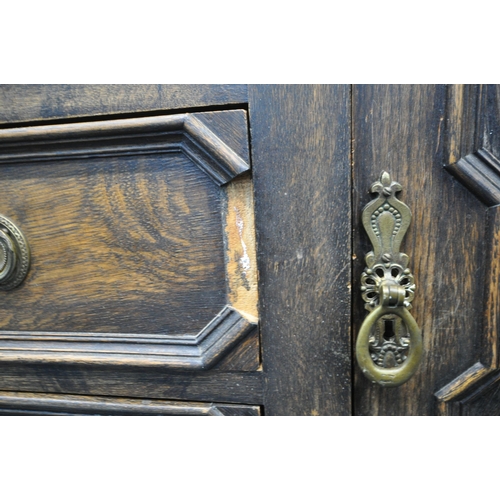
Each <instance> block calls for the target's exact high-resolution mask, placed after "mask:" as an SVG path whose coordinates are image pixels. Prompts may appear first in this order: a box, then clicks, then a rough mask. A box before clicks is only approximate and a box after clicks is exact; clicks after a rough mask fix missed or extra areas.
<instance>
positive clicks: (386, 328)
mask: <svg viewBox="0 0 500 500" xmlns="http://www.w3.org/2000/svg"><path fill="white" fill-rule="evenodd" d="M370 191H371V192H372V193H378V196H377V198H375V199H374V200H372V201H371V202H370V203H368V205H366V207H365V209H364V210H363V226H364V228H365V230H366V232H367V233H368V236H369V238H370V241H371V243H372V246H373V251H372V252H369V253H368V254H367V255H366V257H365V261H366V266H367V267H366V269H365V270H364V272H363V274H362V275H361V293H362V297H363V300H364V301H365V302H366V304H365V309H367V310H368V311H370V313H369V314H368V316H367V317H366V318H365V320H364V321H363V324H362V325H361V329H360V331H359V334H358V338H357V341H356V359H357V361H358V364H359V367H360V368H361V371H362V372H363V373H364V375H365V376H366V377H367V378H368V379H370V380H371V381H372V382H374V383H377V384H379V385H382V386H384V387H396V386H398V385H401V384H404V383H405V382H406V381H407V380H408V379H410V377H412V375H413V374H414V373H415V371H416V369H417V368H418V365H419V363H420V361H421V358H422V333H421V331H420V328H419V327H418V325H417V323H416V321H415V319H414V318H413V316H412V315H411V313H410V312H409V309H410V308H411V301H412V300H413V297H414V294H415V281H414V278H413V275H412V274H411V271H410V269H409V268H408V261H409V258H408V255H406V254H404V253H401V252H400V251H399V247H400V245H401V241H402V240H403V237H404V235H405V234H406V231H407V229H408V227H409V225H410V221H411V212H410V209H409V208H408V207H407V206H406V205H405V204H404V203H403V202H401V201H400V200H398V199H397V198H396V193H397V192H399V191H401V185H400V184H399V183H397V182H393V181H392V179H391V176H390V175H389V174H388V173H387V172H382V174H381V176H380V180H379V181H377V182H375V183H374V184H373V185H372V187H371V189H370Z"/></svg>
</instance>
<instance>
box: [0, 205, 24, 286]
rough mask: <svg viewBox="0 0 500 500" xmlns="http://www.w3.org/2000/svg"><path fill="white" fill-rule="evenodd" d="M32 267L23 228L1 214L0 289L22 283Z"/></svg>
mask: <svg viewBox="0 0 500 500" xmlns="http://www.w3.org/2000/svg"><path fill="white" fill-rule="evenodd" d="M29 267H30V248H29V245H28V241H27V240H26V237H25V236H24V234H23V233H22V232H21V230H20V229H19V228H18V227H17V226H16V225H15V224H14V223H13V222H12V221H11V220H10V219H8V218H7V217H4V216H3V215H0V290H11V289H12V288H15V287H16V286H18V285H20V284H21V282H22V281H23V280H24V278H25V277H26V274H28V270H29Z"/></svg>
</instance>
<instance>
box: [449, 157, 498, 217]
mask: <svg viewBox="0 0 500 500" xmlns="http://www.w3.org/2000/svg"><path fill="white" fill-rule="evenodd" d="M445 169H446V170H447V171H448V172H449V173H450V174H451V175H453V177H455V178H456V179H457V180H458V181H459V182H460V183H461V184H462V185H463V186H465V187H466V188H467V189H468V190H469V191H470V192H471V193H472V194H474V195H475V196H476V197H477V198H478V199H479V200H481V201H482V202H483V203H484V204H485V205H486V206H487V207H492V206H495V205H498V204H500V160H499V159H498V158H496V157H495V156H494V155H493V154H492V153H491V152H490V151H488V150H487V149H485V148H481V149H478V150H477V151H475V152H474V153H471V154H468V155H467V156H464V157H462V158H460V159H459V160H458V161H457V162H456V163H453V164H451V165H447V166H446V167H445Z"/></svg>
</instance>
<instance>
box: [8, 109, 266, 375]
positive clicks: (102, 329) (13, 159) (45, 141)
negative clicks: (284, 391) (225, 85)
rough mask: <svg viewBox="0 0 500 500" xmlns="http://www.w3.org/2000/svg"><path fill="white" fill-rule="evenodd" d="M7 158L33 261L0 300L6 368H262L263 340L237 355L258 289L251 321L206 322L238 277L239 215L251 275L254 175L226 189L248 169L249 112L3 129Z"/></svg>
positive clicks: (13, 200)
mask: <svg viewBox="0 0 500 500" xmlns="http://www.w3.org/2000/svg"><path fill="white" fill-rule="evenodd" d="M2 160H3V163H4V167H3V168H0V179H1V181H2V182H3V185H4V196H5V197H4V202H3V204H2V203H0V211H1V212H3V213H4V214H10V217H12V218H15V220H16V221H17V222H18V223H19V224H20V225H21V226H22V227H23V231H24V232H25V233H26V235H27V237H28V240H29V242H30V245H31V250H32V256H33V262H32V266H31V272H30V274H29V276H28V278H27V280H26V281H25V282H24V283H23V286H22V287H20V288H18V289H16V290H14V291H13V293H12V294H6V293H4V296H5V300H4V306H5V313H6V314H5V315H4V316H3V322H0V328H3V329H4V330H10V332H6V333H5V332H4V333H3V334H2V335H1V336H0V344H1V345H0V358H2V359H11V358H15V359H17V360H18V361H21V360H24V361H35V360H37V359H40V360H43V361H45V362H47V361H52V362H64V363H68V362H72V363H73V362H84V363H109V364H113V365H121V364H123V363H125V364H131V363H132V364H133V363H135V364H144V365H149V366H153V365H163V366H166V367H169V368H188V367H191V368H195V369H206V368H208V367H211V366H213V365H214V364H216V363H217V362H218V361H220V359H221V358H222V357H224V356H225V355H226V354H227V353H228V351H231V350H232V349H233V348H237V352H235V353H234V356H230V359H229V360H228V361H229V364H228V365H227V366H228V368H229V369H243V370H251V369H256V368H257V367H258V364H259V346H258V337H257V336H256V335H251V336H250V339H251V340H250V339H246V340H245V342H244V345H241V346H239V345H238V344H239V343H240V342H241V340H242V339H243V338H244V337H246V336H247V334H248V333H250V332H251V331H252V330H253V329H254V327H255V325H254V326H252V325H251V323H253V324H255V323H256V322H257V311H256V309H255V304H256V291H255V283H254V287H253V288H254V290H248V291H245V292H246V294H247V295H248V296H250V295H252V294H253V303H252V304H253V308H252V307H250V309H249V311H242V314H244V315H246V316H247V318H248V319H243V318H242V317H241V316H240V313H239V312H235V311H233V312H232V313H231V314H230V315H227V314H225V313H224V314H223V317H224V318H225V319H224V321H223V322H220V321H218V320H217V321H218V323H220V324H217V326H216V327H213V326H212V325H213V321H212V320H213V319H214V318H216V317H218V315H219V313H220V312H221V311H223V308H224V307H225V305H226V303H228V302H229V305H232V304H231V301H232V299H233V295H234V294H235V293H237V291H238V290H236V288H235V287H229V290H228V289H227V284H229V283H233V282H234V281H235V280H237V279H240V280H241V272H240V271H238V270H237V269H233V268H232V267H234V266H231V265H230V259H229V258H227V257H228V256H229V255H231V256H233V255H234V256H236V255H237V254H238V252H240V250H241V247H242V245H244V244H245V242H244V241H243V239H242V236H243V235H239V232H238V229H239V228H238V227H237V224H234V223H233V222H234V221H233V219H234V216H233V213H234V212H235V211H239V212H241V213H242V214H243V215H244V221H243V219H242V218H241V217H240V220H239V222H241V224H243V222H244V223H245V240H246V241H247V245H248V250H249V253H250V255H249V254H248V252H247V253H246V254H245V255H243V257H246V258H247V260H249V261H250V260H251V266H249V267H251V268H252V269H255V249H254V246H252V235H253V207H247V206H246V204H249V203H251V188H252V184H251V179H250V177H248V176H247V177H246V180H244V181H243V182H242V183H239V184H238V186H240V188H239V189H235V188H232V187H227V186H225V187H224V188H223V190H221V188H220V187H219V186H218V185H219V184H224V183H227V182H228V181H230V180H232V179H233V177H234V176H237V175H238V174H239V173H241V172H244V171H245V170H248V168H249V165H248V163H249V154H248V135H247V120H246V113H245V111H244V110H232V111H224V112H214V113H196V114H181V115H172V116H167V117H153V118H134V119H127V120H110V121H105V122H87V123H74V124H63V125H50V126H39V127H22V128H14V129H7V130H1V131H0V162H1V161H2ZM40 163H41V165H40ZM12 164H14V166H13V165H12ZM40 166H41V167H42V168H40ZM16 193H19V194H20V196H17V195H16ZM221 199H222V201H221ZM239 212H238V213H239ZM221 216H222V220H221ZM233 226H234V227H233ZM232 234H237V235H238V237H237V238H234V237H233V238H231V235H232ZM233 243H234V244H235V245H236V246H234V247H233V246H232V244H233ZM225 254H226V258H227V260H228V262H227V263H226V262H225ZM254 274H255V273H254ZM249 277H250V278H251V273H249ZM253 281H254V282H255V277H254V278H253ZM233 288H234V290H233ZM228 292H229V293H228ZM240 295H243V293H240ZM249 300H250V299H247V302H248V301H249ZM236 302H238V301H236ZM250 302H251V301H250ZM19 304H22V307H19ZM244 305H245V303H244V301H242V300H240V301H239V302H238V303H236V304H235V306H236V307H240V306H241V307H243V306H244ZM230 310H232V309H224V311H226V312H227V311H230ZM249 321H250V323H249ZM19 331H21V332H19ZM58 332H64V333H58ZM82 332H85V333H82ZM155 335H158V337H157V338H155ZM205 337H206V338H205ZM218 369H222V368H221V366H219V367H218Z"/></svg>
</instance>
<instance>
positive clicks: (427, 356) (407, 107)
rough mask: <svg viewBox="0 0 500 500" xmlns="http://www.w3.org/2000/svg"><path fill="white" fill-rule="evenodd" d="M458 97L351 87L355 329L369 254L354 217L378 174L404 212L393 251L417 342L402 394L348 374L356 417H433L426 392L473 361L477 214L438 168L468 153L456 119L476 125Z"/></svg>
mask: <svg viewBox="0 0 500 500" xmlns="http://www.w3.org/2000/svg"><path fill="white" fill-rule="evenodd" d="M467 96H470V92H469V90H466V91H465V90H464V89H455V90H454V91H451V90H450V89H448V88H446V87H445V86H442V85H428V86H426V85H401V86H400V85H388V86H387V85H370V86H364V85H359V86H358V85H356V86H354V89H353V127H354V128H353V151H354V167H353V174H354V226H353V238H354V249H355V254H356V260H355V266H354V280H353V286H354V290H355V291H357V293H358V295H357V296H355V299H354V317H353V324H354V330H355V332H358V331H359V328H360V326H361V323H362V321H363V319H364V317H365V316H366V313H365V311H364V310H363V303H362V300H361V295H360V293H359V286H360V282H359V280H360V276H361V272H362V270H363V268H364V255H365V254H366V253H367V252H368V251H369V250H370V244H369V241H368V238H367V236H366V235H365V233H364V231H363V230H362V226H361V222H360V221H361V210H362V209H363V207H364V206H365V205H366V203H367V202H368V201H369V200H370V199H371V198H370V196H369V195H368V189H369V187H370V184H371V183H372V182H374V181H375V180H377V178H378V176H379V175H380V172H381V171H382V170H387V171H388V172H389V173H390V174H391V175H392V177H393V179H394V180H395V181H397V182H399V183H401V185H402V186H403V191H402V193H401V194H400V199H401V200H402V201H404V202H405V203H406V204H407V205H408V206H409V207H410V209H411V211H412V214H413V219H412V223H411V225H410V228H409V230H408V233H407V235H406V237H405V239H404V240H403V243H402V248H401V250H402V251H403V252H405V253H407V254H408V255H409V257H410V268H411V269H412V271H413V273H414V275H415V283H416V292H415V299H414V301H413V302H412V305H413V308H412V311H411V312H412V315H413V316H414V318H415V319H416V321H417V323H418V324H419V326H420V327H421V329H422V332H423V337H424V357H423V361H422V363H421V366H420V368H419V369H418V370H417V372H416V374H415V376H414V377H413V378H412V379H411V380H410V381H408V382H407V383H406V384H404V385H403V386H401V387H397V388H391V389H384V388H381V387H379V386H376V385H373V384H371V383H370V382H369V381H368V380H367V379H365V378H364V377H363V375H362V374H361V373H360V371H359V369H358V368H357V367H356V371H355V389H354V392H355V413H356V414H360V415H430V414H433V413H434V412H435V411H436V410H435V400H434V396H433V394H434V392H436V391H437V390H438V389H439V388H441V387H443V386H444V385H445V384H446V383H448V382H450V381H451V380H453V379H454V378H455V377H457V376H458V375H459V374H460V373H462V372H464V371H465V370H467V369H468V368H469V367H471V366H473V365H474V364H475V363H476V362H478V360H479V359H480V356H481V343H482V338H483V336H484V330H483V311H484V302H483V297H484V291H485V279H487V277H486V276H485V269H486V259H487V242H486V218H485V208H486V207H485V206H484V205H483V204H482V203H481V202H480V201H479V200H478V199H476V198H475V197H474V196H473V195H472V194H471V193H470V192H469V191H467V190H466V189H465V188H464V187H463V186H462V185H460V184H459V183H458V182H457V181H456V180H454V179H453V178H451V176H449V174H448V173H447V172H446V171H445V170H444V169H443V166H445V165H447V164H448V161H449V160H450V158H455V161H456V158H457V155H459V156H461V155H463V154H464V153H465V154H469V153H471V152H472V150H469V149H467V148H466V147H465V146H463V144H465V143H467V144H475V143H476V144H477V141H476V142H475V139H474V138H470V137H469V136H468V135H467V134H468V133H469V132H467V131H468V130H473V131H474V133H475V128H474V127H472V126H471V124H470V123H468V122H466V121H464V120H466V116H471V119H474V120H475V121H476V122H477V116H478V115H477V113H476V108H474V109H473V110H472V111H471V110H470V109H469V108H468V103H470V102H472V103H474V106H476V104H475V103H476V102H477V99H473V98H470V99H469V98H468V97H467ZM464 107H465V110H464ZM447 110H449V111H450V113H449V115H447ZM466 139H467V140H466Z"/></svg>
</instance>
